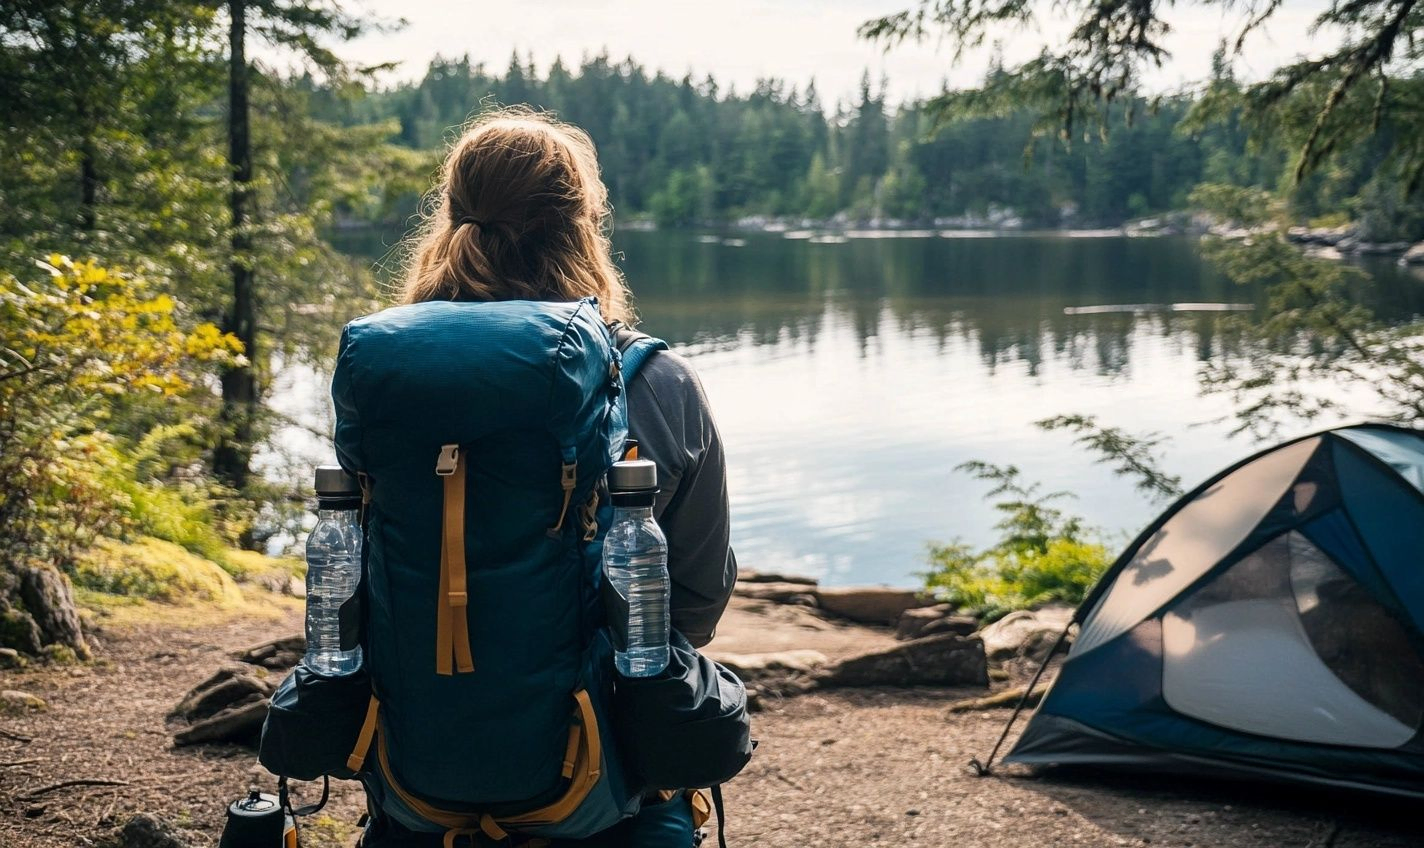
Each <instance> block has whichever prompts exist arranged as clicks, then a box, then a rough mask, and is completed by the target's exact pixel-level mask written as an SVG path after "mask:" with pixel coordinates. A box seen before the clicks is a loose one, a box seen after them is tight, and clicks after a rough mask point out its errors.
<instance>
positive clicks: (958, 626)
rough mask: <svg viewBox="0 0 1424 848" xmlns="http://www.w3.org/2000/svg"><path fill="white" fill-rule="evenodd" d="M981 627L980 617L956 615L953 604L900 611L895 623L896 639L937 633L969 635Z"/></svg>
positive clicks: (914, 637)
mask: <svg viewBox="0 0 1424 848" xmlns="http://www.w3.org/2000/svg"><path fill="white" fill-rule="evenodd" d="M978 629H979V619H977V618H975V617H974V616H972V615H955V614H954V606H953V605H951V604H935V605H934V606H932V607H919V608H917V609H908V610H905V611H904V612H902V613H900V620H899V621H897V622H896V623H895V638H896V639H918V638H920V637H921V636H933V635H935V634H936V633H958V634H959V635H960V636H968V635H970V634H971V633H974V632H975V631H977V630H978Z"/></svg>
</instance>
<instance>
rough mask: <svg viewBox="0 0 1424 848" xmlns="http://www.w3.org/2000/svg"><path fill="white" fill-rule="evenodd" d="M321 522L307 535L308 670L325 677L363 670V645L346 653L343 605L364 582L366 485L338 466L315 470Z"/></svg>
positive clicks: (318, 516)
mask: <svg viewBox="0 0 1424 848" xmlns="http://www.w3.org/2000/svg"><path fill="white" fill-rule="evenodd" d="M316 497H317V511H316V515H317V521H316V526H315V527H313V528H312V531H311V535H309V536H307V653H306V656H305V657H303V658H302V662H304V663H305V664H306V665H307V667H308V668H310V669H312V670H313V671H317V672H320V673H321V674H326V675H332V676H335V675H342V674H351V673H352V672H354V671H356V670H357V669H359V668H360V667H361V647H360V646H359V645H358V646H356V647H354V648H351V649H350V650H346V651H343V650H342V649H341V605H342V604H344V603H346V601H347V600H348V599H350V597H351V596H352V595H353V594H355V592H356V587H357V585H358V584H359V583H360V582H361V522H360V510H361V487H360V486H359V485H358V484H357V482H356V479H355V478H354V477H352V476H351V475H350V474H347V473H346V472H345V471H342V470H341V469H340V468H339V467H337V466H335V465H323V466H321V467H319V468H317V470H316Z"/></svg>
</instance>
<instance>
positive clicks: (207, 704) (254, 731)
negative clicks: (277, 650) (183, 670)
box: [169, 663, 277, 745]
mask: <svg viewBox="0 0 1424 848" xmlns="http://www.w3.org/2000/svg"><path fill="white" fill-rule="evenodd" d="M276 688H277V676H276V675H273V674H268V673H267V672H266V670H265V669H262V668H259V667H255V666H251V665H240V664H236V663H234V664H232V665H228V666H224V667H223V668H222V669H220V670H219V671H218V672H217V673H216V674H214V675H213V676H212V677H209V678H208V679H207V680H204V681H203V682H202V683H199V684H198V685H197V686H194V687H193V689H192V690H191V691H190V692H189V693H188V694H187V695H186V696H184V698H183V700H182V701H180V702H179V703H178V705H177V706H176V707H174V708H173V711H172V712H171V713H169V718H170V719H173V720H176V721H180V722H183V724H182V726H181V727H180V728H179V729H178V730H177V731H175V732H174V734H173V744H175V745H196V744H198V743H201V742H236V743H239V744H246V743H249V742H252V741H254V740H255V739H256V738H257V735H258V733H259V732H260V731H261V730H262V722H263V720H264V719H265V718H266V717H267V704H268V700H267V699H268V697H269V696H271V694H272V692H273V691H275V690H276Z"/></svg>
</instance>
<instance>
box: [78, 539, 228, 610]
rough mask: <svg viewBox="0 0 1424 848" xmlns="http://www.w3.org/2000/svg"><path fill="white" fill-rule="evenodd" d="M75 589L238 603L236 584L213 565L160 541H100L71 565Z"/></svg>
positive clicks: (167, 599) (158, 598) (174, 600)
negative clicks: (73, 567) (73, 569)
mask: <svg viewBox="0 0 1424 848" xmlns="http://www.w3.org/2000/svg"><path fill="white" fill-rule="evenodd" d="M74 584H75V586H77V587H81V588H84V589H92V590H94V591H96V592H103V593H105V594H109V595H122V596H124V597H132V598H144V599H147V600H153V601H165V602H167V603H182V602H200V603H215V604H218V605H222V606H227V605H234V604H239V603H241V602H242V590H241V589H239V588H238V586H237V583H236V582H235V581H234V580H233V579H232V577H231V576H229V575H228V573H227V572H226V571H224V570H223V569H222V567H221V566H219V565H218V564H217V563H215V562H213V561H212V560H208V559H204V558H202V557H200V556H198V555H197V554H193V553H190V552H189V551H187V550H185V549H183V548H181V547H179V546H178V545H175V544H173V543H172V542H165V541H162V540H161V539H154V538H151V537H141V538H139V539H138V540H137V541H134V542H117V541H114V540H111V539H104V540H102V541H100V542H99V543H98V544H97V545H95V546H94V547H93V548H91V549H90V550H89V551H88V552H86V553H85V554H84V555H83V556H81V557H80V558H79V561H78V562H77V563H76V564H75V571H74Z"/></svg>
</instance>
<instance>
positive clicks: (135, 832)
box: [102, 813, 193, 848]
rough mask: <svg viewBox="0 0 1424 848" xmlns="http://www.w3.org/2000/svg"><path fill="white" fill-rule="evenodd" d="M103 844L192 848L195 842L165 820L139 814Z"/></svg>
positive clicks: (128, 847) (121, 847) (123, 847)
mask: <svg viewBox="0 0 1424 848" xmlns="http://www.w3.org/2000/svg"><path fill="white" fill-rule="evenodd" d="M102 844H103V846H104V848H190V846H191V845H193V842H192V841H191V840H189V839H188V838H187V837H186V836H184V835H183V834H181V833H180V832H179V831H178V830H177V829H176V828H174V827H173V825H171V824H169V823H168V822H166V821H164V820H163V819H160V818H159V817H157V816H155V815H152V814H150V813H139V814H138V815H136V816H134V817H133V818H131V819H129V820H128V821H127V822H126V823H125V824H124V826H123V827H121V828H119V829H118V830H117V831H115V832H114V834H113V836H111V837H110V838H109V839H107V840H105V841H104V842H103V843H102Z"/></svg>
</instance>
